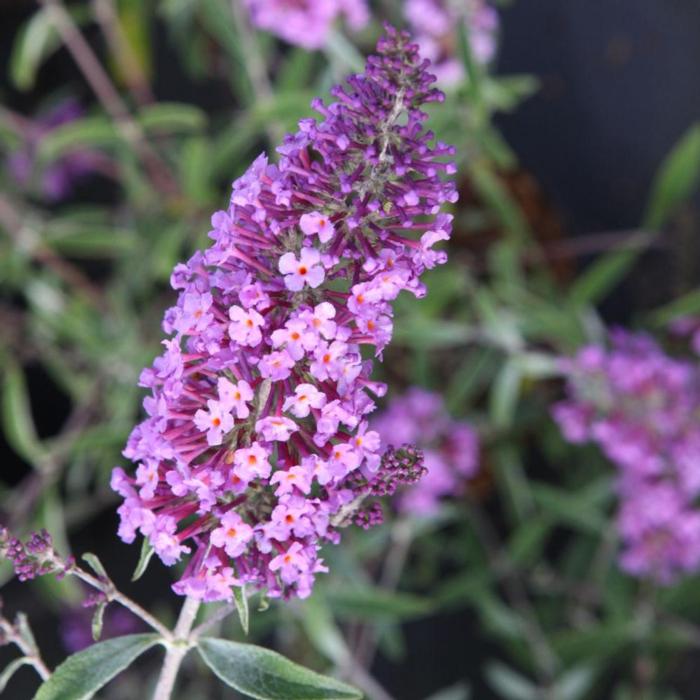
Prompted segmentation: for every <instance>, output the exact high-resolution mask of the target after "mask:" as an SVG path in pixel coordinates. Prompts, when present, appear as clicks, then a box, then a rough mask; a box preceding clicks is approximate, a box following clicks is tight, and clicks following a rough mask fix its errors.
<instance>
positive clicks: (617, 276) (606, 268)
mask: <svg viewBox="0 0 700 700" xmlns="http://www.w3.org/2000/svg"><path fill="white" fill-rule="evenodd" d="M641 252H642V249H641V248H627V249H625V250H616V251H613V252H612V253H607V254H606V255H604V256H602V257H600V258H598V260H596V261H595V262H593V263H591V264H590V265H589V266H588V267H587V268H586V269H585V270H584V271H583V273H582V274H581V275H579V277H578V279H576V280H575V281H574V283H573V284H572V285H571V289H570V290H569V299H570V300H571V302H572V303H574V304H575V305H577V306H581V305H583V304H597V303H599V302H601V301H602V300H603V299H605V297H606V296H607V295H608V294H609V293H610V292H611V291H612V290H613V289H614V288H615V287H616V286H617V285H618V284H620V282H621V281H622V280H623V279H624V278H625V275H627V273H628V272H629V271H630V270H631V269H632V266H633V265H634V264H635V262H637V260H638V259H639V256H640V253H641Z"/></svg>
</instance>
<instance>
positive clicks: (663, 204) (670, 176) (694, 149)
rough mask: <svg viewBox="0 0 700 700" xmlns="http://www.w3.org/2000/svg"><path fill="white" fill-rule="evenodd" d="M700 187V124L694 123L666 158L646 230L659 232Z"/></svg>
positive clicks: (646, 218)
mask: <svg viewBox="0 0 700 700" xmlns="http://www.w3.org/2000/svg"><path fill="white" fill-rule="evenodd" d="M698 184H700V124H694V125H693V126H691V127H690V129H688V131H686V133H685V134H684V135H683V136H682V137H681V139H680V141H679V142H678V143H677V144H676V145H675V146H674V147H673V150H672V151H671V152H670V153H669V154H668V155H667V156H666V158H665V159H664V161H663V163H661V167H660V168H659V170H658V171H657V173H656V175H655V177H654V182H653V184H652V186H651V194H650V196H649V204H648V205H647V210H646V213H645V215H644V219H643V222H644V223H643V227H644V228H645V229H651V230H653V231H658V230H659V229H660V228H661V227H662V226H663V225H664V224H665V223H667V222H668V220H669V218H670V216H671V215H672V214H673V213H674V211H675V210H676V209H677V207H678V205H679V204H681V203H683V202H684V201H685V200H686V199H688V198H689V197H690V196H691V195H692V194H693V192H695V190H697V188H698Z"/></svg>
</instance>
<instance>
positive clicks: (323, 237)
mask: <svg viewBox="0 0 700 700" xmlns="http://www.w3.org/2000/svg"><path fill="white" fill-rule="evenodd" d="M428 67H429V63H428V62H427V61H424V60H423V59H421V57H420V56H419V54H418V49H417V47H416V46H415V45H414V44H412V43H411V42H410V38H409V36H408V35H406V34H404V33H399V32H397V31H395V30H394V29H392V28H390V27H388V28H387V33H386V36H385V37H383V38H382V39H381V40H380V41H379V44H378V46H377V55H376V56H372V57H370V58H369V59H368V61H367V68H366V70H365V72H364V73H363V74H361V75H354V76H352V77H350V78H348V79H347V81H346V84H345V85H344V86H338V87H335V88H334V89H333V91H332V94H333V96H334V98H335V100H336V101H335V102H333V103H332V104H328V105H326V104H324V103H323V102H322V101H321V100H315V101H314V104H313V106H314V108H315V109H316V111H317V112H319V114H320V115H321V118H320V119H319V120H318V121H317V120H314V119H304V120H302V121H301V122H300V125H299V131H298V132H297V133H296V134H293V135H288V136H287V137H286V138H285V140H284V143H283V144H282V146H281V147H280V148H279V149H278V151H279V154H280V161H279V164H278V165H271V164H269V163H268V161H267V159H266V157H265V156H260V157H259V158H258V159H257V160H256V161H255V162H254V163H253V164H252V166H251V167H250V168H249V169H248V171H247V172H246V173H245V174H244V175H243V176H242V177H241V178H239V179H238V180H236V181H235V182H234V184H233V194H232V197H231V203H230V206H229V208H228V210H227V211H221V212H218V213H216V214H214V216H213V217H212V226H213V230H212V231H211V232H210V237H211V238H212V240H213V244H212V245H211V247H210V248H208V249H207V250H205V251H203V252H197V253H195V255H194V256H193V257H192V258H191V259H190V260H189V262H187V263H186V264H180V265H178V266H177V267H176V268H175V270H174V271H173V275H172V285H173V287H174V289H176V290H178V291H179V298H178V302H177V305H176V306H174V307H172V308H171V309H169V310H168V311H167V312H166V313H165V319H164V322H163V327H164V329H165V331H166V332H167V333H168V334H170V335H172V337H171V338H170V339H168V340H165V341H164V342H163V344H164V346H165V351H164V353H163V354H162V355H161V356H160V357H158V358H157V359H156V360H155V362H154V363H153V366H152V367H151V368H147V369H145V370H144V371H143V373H142V375H141V380H140V382H141V385H142V386H144V387H147V388H149V389H150V390H151V395H150V396H149V397H147V398H146V399H145V401H144V407H145V410H146V413H147V414H148V417H147V419H146V420H145V421H144V422H143V423H141V424H140V425H138V426H137V427H136V428H135V429H134V431H133V432H132V434H131V436H130V438H129V441H128V444H127V447H126V449H125V451H124V455H125V456H126V457H128V458H129V459H131V460H132V461H133V462H135V463H136V464H137V465H138V466H137V468H136V472H135V474H134V475H128V474H127V473H126V472H125V471H124V470H122V469H121V468H117V469H115V470H114V474H113V478H112V486H113V488H114V489H115V490H116V491H118V492H119V493H120V494H121V495H122V496H123V498H124V503H123V504H122V505H121V507H120V509H119V513H120V516H121V526H120V530H119V534H120V536H121V537H122V539H123V540H125V541H126V542H132V541H133V540H134V539H135V537H136V535H137V532H140V533H141V534H143V535H144V536H145V537H147V538H148V539H149V541H150V543H151V544H152V546H153V548H154V549H155V551H156V553H157V554H158V555H159V557H160V558H161V559H162V560H163V561H164V562H165V563H166V564H173V563H175V562H176V561H178V560H180V559H181V558H182V557H183V555H191V556H190V557H189V561H188V563H187V566H186V569H185V572H184V574H183V576H182V578H181V579H180V580H179V581H178V582H177V583H176V584H175V586H174V588H175V590H176V591H177V592H178V593H181V594H184V595H190V596H196V597H198V598H201V599H204V600H220V599H229V598H231V596H232V587H233V586H239V585H241V584H243V583H246V584H248V585H249V586H250V587H251V588H258V589H266V590H267V593H268V595H270V596H273V597H274V596H290V595H298V596H300V597H304V596H307V595H309V593H310V592H311V588H312V585H313V582H314V576H315V574H316V573H318V572H320V571H325V570H326V568H325V567H324V565H323V562H322V560H321V559H320V558H319V554H318V552H319V548H320V546H321V544H322V543H323V542H325V541H330V542H338V540H339V534H338V528H339V527H341V526H343V525H346V524H348V523H350V522H359V523H362V524H367V523H375V522H378V521H379V520H380V517H379V514H378V511H377V505H376V503H371V504H369V503H366V502H364V503H363V501H365V498H366V497H367V496H372V495H376V494H377V493H378V488H379V487H378V486H376V484H374V482H375V481H376V480H381V481H382V483H383V482H384V481H386V479H387V478H393V480H394V481H402V480H406V481H414V480H415V478H416V477H417V475H419V474H420V473H422V467H421V465H420V459H421V456H420V454H419V453H417V452H415V451H411V450H410V449H401V450H398V451H393V452H391V453H387V455H386V456H385V457H384V458H383V459H382V456H381V455H382V449H381V444H380V440H379V436H378V435H377V434H376V433H374V432H373V431H371V430H367V421H366V418H365V417H366V416H367V415H368V414H369V413H370V412H371V411H372V410H374V408H375V404H374V400H373V396H381V395H382V394H383V393H384V392H385V390H386V389H385V387H384V385H382V384H380V383H378V382H375V381H373V380H372V378H371V373H372V364H373V362H372V360H369V359H363V357H368V356H372V355H374V356H375V357H381V353H382V350H383V349H384V347H385V345H386V344H387V343H388V342H389V340H390V338H391V333H392V316H393V312H392V301H393V300H394V299H395V298H396V297H397V296H398V294H399V293H400V292H401V291H402V290H408V291H410V292H411V293H413V294H414V295H416V296H417V297H422V296H423V295H424V294H425V288H424V286H423V284H422V283H421V282H420V276H421V274H422V273H423V271H424V270H425V269H426V268H430V267H433V266H434V265H437V264H439V263H442V262H444V261H445V257H446V256H445V253H443V252H438V251H435V250H433V248H432V246H433V244H434V243H435V242H437V241H442V240H445V239H447V238H449V235H450V231H451V216H449V215H448V214H445V213H441V211H440V210H441V208H442V206H443V205H444V204H446V203H448V202H454V201H456V199H457V195H456V191H455V187H454V184H453V183H452V182H451V181H449V179H448V176H449V175H450V174H452V173H454V172H455V167H454V164H453V163H452V162H450V158H451V157H452V156H453V154H454V151H453V149H452V148H451V147H449V146H447V145H445V144H443V143H440V142H439V141H438V142H436V141H435V138H434V135H433V134H432V133H431V132H430V131H427V130H426V129H425V128H424V122H425V120H426V114H425V113H424V112H423V111H422V110H421V106H422V105H424V104H426V103H430V102H439V101H441V100H442V99H443V96H442V94H441V93H440V92H439V91H438V90H436V89H435V88H434V87H433V85H432V83H433V80H434V78H433V76H432V75H430V73H429V72H428ZM204 319H206V322H204ZM362 346H367V347H369V348H370V351H369V352H368V353H366V354H365V355H363V354H362V353H361V348H362ZM391 474H394V476H393V477H391Z"/></svg>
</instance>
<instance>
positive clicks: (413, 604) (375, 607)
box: [328, 586, 433, 620]
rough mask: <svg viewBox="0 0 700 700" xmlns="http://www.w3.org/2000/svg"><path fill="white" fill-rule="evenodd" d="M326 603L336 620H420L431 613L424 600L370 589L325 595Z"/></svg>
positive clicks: (414, 596)
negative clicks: (339, 618) (338, 617)
mask: <svg viewBox="0 0 700 700" xmlns="http://www.w3.org/2000/svg"><path fill="white" fill-rule="evenodd" d="M328 602H329V604H330V606H331V609H332V610H333V612H334V613H335V614H336V615H338V616H343V617H350V618H360V619H368V620H373V619H377V618H387V617H388V618H401V619H406V618H415V617H422V616H423V615H427V614H429V613H430V612H431V610H432V609H433V604H432V603H431V601H429V600H428V599H427V598H421V597H420V596H417V595H412V594H410V593H399V592H396V591H387V590H384V589H382V588H376V587H374V588H373V587H370V586H363V587H362V588H345V589H342V590H338V591H328Z"/></svg>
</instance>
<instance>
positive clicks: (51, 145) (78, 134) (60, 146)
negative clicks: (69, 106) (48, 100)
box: [38, 116, 123, 165]
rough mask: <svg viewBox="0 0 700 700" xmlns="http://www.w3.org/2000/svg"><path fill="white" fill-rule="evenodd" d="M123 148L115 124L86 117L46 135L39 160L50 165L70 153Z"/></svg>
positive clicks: (100, 118)
mask: <svg viewBox="0 0 700 700" xmlns="http://www.w3.org/2000/svg"><path fill="white" fill-rule="evenodd" d="M117 145H122V146H123V139H122V138H121V137H120V135H119V133H118V132H117V129H116V127H115V126H114V124H113V122H112V121H111V120H110V119H108V118H107V117H104V116H95V117H85V118H83V119H76V120H75V121H72V122H69V123H67V124H63V125H62V126H59V127H57V128H56V129H54V130H53V131H51V132H49V133H48V134H46V135H45V136H44V137H43V138H42V139H41V143H40V144H39V150H38V160H39V162H40V164H42V165H48V164H49V163H52V162H53V161H55V160H57V159H58V158H60V157H61V156H63V155H65V154H66V153H68V152H69V151H73V150H76V149H81V148H86V147H92V148H103V147H108V146H117Z"/></svg>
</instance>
